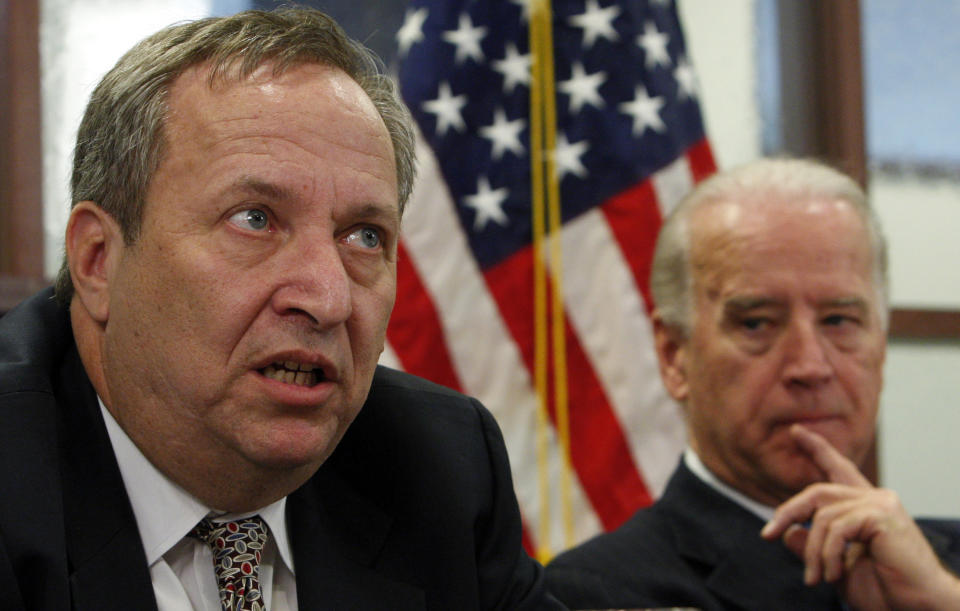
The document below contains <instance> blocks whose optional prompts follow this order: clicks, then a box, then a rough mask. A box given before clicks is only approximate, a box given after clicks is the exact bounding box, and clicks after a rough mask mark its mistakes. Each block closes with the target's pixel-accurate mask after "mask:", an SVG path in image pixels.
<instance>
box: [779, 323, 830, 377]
mask: <svg viewBox="0 0 960 611" xmlns="http://www.w3.org/2000/svg"><path fill="white" fill-rule="evenodd" d="M783 339H784V341H785V342H786V352H785V359H786V362H785V364H784V368H783V376H784V378H785V382H786V383H787V384H788V385H790V386H798V387H803V388H814V387H816V386H819V385H820V384H823V383H825V382H827V381H828V380H829V379H830V378H831V377H833V373H834V370H833V363H832V362H831V360H830V354H829V345H828V343H827V339H826V338H825V337H824V336H823V334H822V333H820V332H819V329H818V327H817V325H816V323H815V322H812V321H809V322H807V321H805V322H799V321H795V322H794V324H793V325H792V326H791V329H790V333H788V334H787V335H786V337H784V338H783Z"/></svg>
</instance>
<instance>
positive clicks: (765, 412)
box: [547, 159, 960, 610]
mask: <svg viewBox="0 0 960 611" xmlns="http://www.w3.org/2000/svg"><path fill="white" fill-rule="evenodd" d="M886 266H887V255H886V247H885V244H884V240H883V237H882V234H881V231H880V227H879V223H878V221H877V219H876V217H875V215H874V213H873V211H872V210H871V208H870V206H869V203H868V201H867V199H866V196H865V195H864V193H863V191H862V190H861V189H860V188H859V187H858V186H857V184H856V183H854V181H853V180H851V179H850V178H848V177H846V176H844V175H842V174H840V173H839V172H837V171H835V170H833V169H831V168H828V167H826V166H823V165H821V164H818V163H815V162H811V161H806V160H794V159H769V160H758V161H755V162H753V163H750V164H747V165H745V166H743V167H740V168H735V169H733V170H730V171H728V172H725V173H721V174H718V175H715V176H714V177H712V178H710V179H708V180H706V181H704V182H703V183H701V184H700V185H699V186H698V187H697V188H696V189H695V190H694V191H693V193H691V194H690V195H689V196H688V197H687V198H686V199H685V200H684V201H682V202H681V203H680V204H679V205H678V207H677V208H676V209H675V210H674V211H673V213H672V214H671V216H670V217H669V218H668V219H667V220H666V221H665V223H664V225H663V226H662V227H661V230H660V235H659V237H658V241H657V247H656V251H655V255H654V262H653V267H652V272H651V282H650V284H651V289H652V291H653V296H654V301H655V304H656V310H655V312H654V331H655V334H656V346H657V351H658V357H659V361H660V373H661V377H662V379H663V382H664V385H665V386H666V388H667V390H668V391H669V392H670V394H671V395H672V396H673V397H674V398H675V399H677V400H678V401H679V402H681V403H682V404H683V408H684V412H685V416H686V422H687V430H688V441H689V446H688V448H687V450H686V452H685V453H684V455H683V457H682V459H681V461H680V464H679V465H678V467H677V468H676V470H675V471H674V473H673V476H672V477H671V479H670V482H669V483H668V485H667V488H666V490H665V491H664V493H663V495H662V497H661V498H660V499H659V500H658V501H657V502H656V503H655V504H654V505H653V506H652V507H649V508H646V509H642V510H640V511H639V512H637V513H636V514H635V515H634V517H633V518H631V519H630V520H629V521H628V522H626V523H625V524H624V525H623V526H621V527H620V528H619V529H618V530H617V531H614V532H612V533H608V534H604V535H600V536H599V537H596V538H594V539H593V540H591V541H588V542H586V543H584V544H583V545H581V546H580V547H578V548H575V549H573V550H571V551H568V552H566V553H564V554H561V555H560V556H558V557H557V558H556V559H555V560H554V561H553V562H552V563H551V564H550V565H549V566H548V567H547V576H548V577H547V578H548V584H549V587H550V588H551V589H552V591H553V592H554V593H555V594H556V595H557V597H558V598H560V599H561V601H563V602H565V603H566V604H568V605H570V606H571V607H575V608H590V609H594V608H607V607H618V608H619V607H641V606H674V605H677V606H690V607H698V608H702V609H751V610H753V609H845V608H857V609H882V608H887V606H888V605H889V606H893V607H894V608H897V606H898V605H899V604H903V603H904V601H910V602H911V603H920V602H921V601H922V600H923V597H924V596H925V595H927V594H929V595H931V596H933V595H935V596H942V597H943V598H941V600H950V598H949V597H951V596H952V597H956V596H957V595H958V593H960V581H957V580H956V578H953V577H951V576H950V575H949V574H948V573H947V572H946V571H943V570H942V569H941V568H940V566H939V563H938V561H937V557H936V555H935V554H934V551H933V549H931V546H930V545H929V544H927V543H926V541H925V540H924V537H923V536H921V534H920V532H921V531H920V529H918V528H917V525H916V524H915V523H914V522H913V520H911V519H910V518H909V517H908V516H907V515H906V513H905V512H904V511H903V508H902V507H901V506H900V504H899V502H898V501H896V497H895V496H893V493H891V492H889V491H879V490H877V489H875V488H873V487H872V486H870V484H869V483H868V482H867V480H866V479H865V478H864V477H863V476H862V475H860V472H859V471H858V469H857V467H858V466H859V467H862V465H863V464H864V462H865V460H866V457H867V455H868V451H869V448H870V444H871V442H872V440H873V434H874V427H875V423H876V414H877V407H878V402H879V396H880V388H881V381H882V367H883V361H884V356H885V349H886V340H885V333H886V325H887V291H886ZM825 479H826V480H829V481H830V482H831V483H830V484H829V485H826V488H823V486H824V484H818V485H814V486H812V487H810V488H809V490H806V491H805V488H807V487H808V486H811V485H812V484H816V483H817V482H820V481H822V480H825ZM801 491H804V492H803V496H801V497H798V498H797V499H793V500H791V501H790V502H789V503H787V504H786V505H785V506H784V508H783V509H782V510H781V511H780V513H779V514H778V517H777V519H776V520H774V521H773V522H771V524H770V526H769V527H768V528H767V529H766V530H763V529H764V524H765V522H767V521H768V520H771V519H772V518H773V517H774V512H775V510H776V508H777V506H778V505H779V504H781V503H784V502H785V501H787V500H788V499H790V498H791V497H792V496H793V495H795V494H797V493H800V492H801ZM811 495H813V496H811ZM846 501H853V502H854V504H855V505H856V507H857V509H856V510H854V511H844V508H847V509H849V507H848V506H846V505H844V503H845V502H846ZM827 506H830V507H831V509H830V510H828V511H827V512H825V513H819V514H818V515H817V516H816V517H814V520H813V528H812V530H811V531H810V535H809V537H808V536H807V535H806V534H805V533H806V530H805V529H804V523H805V522H806V521H807V519H808V518H810V517H811V514H813V510H814V509H816V508H818V507H827ZM837 511H839V514H835V512H837ZM831 514H834V515H840V516H842V517H841V518H840V519H839V520H837V521H834V520H832V519H828V518H827V517H825V516H828V515H831ZM868 522H869V523H870V524H871V526H869V527H864V528H852V527H850V526H851V525H853V524H859V525H860V526H864V525H865V524H866V523H868ZM831 524H833V525H834V526H835V527H839V526H840V525H841V524H846V525H847V526H848V527H849V528H847V529H846V530H843V529H840V530H837V531H835V532H834V535H833V536H831V537H824V536H823V533H825V532H827V531H828V530H829V529H830V528H831V526H830V525H831ZM791 525H793V526H792V527H791ZM921 527H922V529H923V531H924V534H926V535H927V537H928V538H929V540H930V543H931V544H933V548H934V549H935V550H936V552H937V553H938V554H939V555H940V557H941V559H942V560H944V561H945V562H946V563H948V564H950V565H951V566H953V567H954V568H956V567H957V566H960V529H958V528H957V525H956V524H955V523H952V522H946V521H923V522H922V523H921ZM762 530H763V535H764V536H765V537H766V539H765V538H762V537H761V531H762ZM780 535H785V538H786V542H787V545H783V544H781V542H780V541H778V540H776V539H777V538H778V537H780ZM771 539H772V540H771ZM825 542H827V543H825ZM845 544H851V545H845ZM838 550H839V551H838ZM845 550H850V551H849V552H846V551H845ZM838 556H842V557H843V560H844V561H845V562H846V564H843V563H838V561H837V560H838ZM805 563H806V567H805ZM841 565H842V566H843V568H842V569H841ZM823 567H828V568H829V570H827V569H826V568H823ZM904 567H912V570H911V571H904V570H902V569H903V568H904ZM918 593H919V594H918ZM884 597H886V599H885V600H881V599H884ZM909 608H925V607H923V606H910V607H909ZM931 608H944V607H942V606H941V607H938V606H937V605H935V604H934V605H932V607H931Z"/></svg>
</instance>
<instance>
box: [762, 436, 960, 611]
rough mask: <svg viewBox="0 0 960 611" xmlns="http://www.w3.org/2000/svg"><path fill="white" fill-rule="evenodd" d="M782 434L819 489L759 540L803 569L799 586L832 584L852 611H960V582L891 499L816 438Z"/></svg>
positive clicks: (801, 497)
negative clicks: (776, 543)
mask: <svg viewBox="0 0 960 611" xmlns="http://www.w3.org/2000/svg"><path fill="white" fill-rule="evenodd" d="M790 434H791V435H792V436H793V438H794V439H795V440H796V442H797V444H798V445H799V446H800V448H801V449H802V450H804V451H805V452H807V453H808V454H809V455H810V457H811V458H812V459H813V462H814V463H815V464H816V465H817V466H818V467H820V469H822V470H823V472H824V473H825V474H826V476H827V483H820V484H813V485H811V486H808V487H807V488H806V489H805V490H804V491H802V492H800V493H799V494H797V495H796V496H794V497H793V498H791V499H790V500H788V501H786V502H785V503H783V504H782V505H780V507H778V508H777V511H776V514H775V515H774V517H773V519H772V520H770V522H769V523H767V525H766V526H764V528H763V530H762V531H761V535H762V536H763V537H765V538H767V539H775V538H777V537H783V541H784V544H785V545H786V546H787V547H788V548H789V549H790V550H791V551H793V552H794V553H795V554H797V555H798V556H799V557H801V558H802V559H803V561H804V565H805V569H804V582H805V583H806V584H807V585H814V584H816V583H818V582H820V581H826V582H831V583H837V584H838V586H839V587H840V589H841V592H842V593H843V595H844V598H845V600H846V601H847V603H848V604H849V605H851V606H852V607H853V608H855V609H901V608H908V609H922V608H932V609H944V608H957V609H960V580H958V579H957V578H956V577H955V576H954V575H952V574H951V573H950V572H949V571H947V570H946V569H944V568H943V567H942V566H941V564H940V561H939V559H938V558H937V556H936V554H935V553H934V552H933V549H932V548H931V547H930V545H929V543H927V540H926V538H925V537H924V536H923V533H921V532H920V529H919V528H918V527H917V525H916V523H915V522H914V521H913V519H912V518H911V517H910V516H909V515H908V514H907V512H906V510H905V509H904V508H903V505H901V503H900V500H899V499H898V498H897V495H896V493H894V492H893V491H890V490H885V489H882V488H875V487H873V486H872V485H871V484H870V482H869V481H867V479H866V478H865V477H864V476H863V475H862V474H861V473H860V471H859V470H858V469H857V467H856V465H854V464H853V463H852V462H850V460H848V459H847V458H846V457H844V456H843V455H842V454H840V453H839V452H838V451H837V450H836V449H834V447H833V446H831V445H830V443H829V442H828V441H827V440H826V439H824V438H823V437H821V436H820V435H818V434H816V433H814V432H812V431H809V430H807V429H805V428H804V427H802V426H800V425H794V426H793V427H792V428H791V429H790ZM806 522H810V526H809V529H808V528H805V527H804V526H803V524H804V523H806Z"/></svg>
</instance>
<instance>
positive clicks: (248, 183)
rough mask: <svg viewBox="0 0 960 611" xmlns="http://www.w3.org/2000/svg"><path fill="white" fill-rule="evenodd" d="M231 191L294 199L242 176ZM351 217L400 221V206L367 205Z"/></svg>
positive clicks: (281, 190) (285, 190)
mask: <svg viewBox="0 0 960 611" xmlns="http://www.w3.org/2000/svg"><path fill="white" fill-rule="evenodd" d="M230 188H231V189H236V190H240V191H250V192H253V193H256V194H257V195H260V196H262V197H265V198H267V199H272V200H291V199H294V197H295V196H294V194H293V191H291V190H290V189H288V188H287V187H284V186H282V185H278V184H276V183H273V182H267V181H265V180H262V179H260V178H256V177H254V176H242V177H241V178H240V179H239V180H237V181H236V182H235V183H233V184H232V185H231V186H230ZM351 214H352V215H353V216H356V217H358V218H383V219H387V220H391V221H392V220H396V221H399V220H400V206H399V204H398V205H397V206H395V207H394V206H384V205H381V204H374V203H368V204H363V205H362V206H360V207H358V208H356V209H355V210H353V211H351Z"/></svg>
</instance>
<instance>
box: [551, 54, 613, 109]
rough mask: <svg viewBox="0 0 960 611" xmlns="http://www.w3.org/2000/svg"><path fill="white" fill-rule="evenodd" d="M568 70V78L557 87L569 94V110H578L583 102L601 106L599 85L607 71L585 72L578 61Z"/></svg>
mask: <svg viewBox="0 0 960 611" xmlns="http://www.w3.org/2000/svg"><path fill="white" fill-rule="evenodd" d="M570 71H571V73H572V74H571V75H570V79H569V80H566V81H561V82H560V83H559V84H558V85H557V89H559V90H560V91H562V92H563V93H565V94H567V95H569V96H570V112H580V109H581V108H583V105H584V104H590V105H591V106H593V107H595V108H603V106H604V103H603V98H602V97H600V86H601V85H603V84H604V83H605V82H606V81H607V73H606V72H604V71H602V70H601V71H600V72H594V73H593V74H587V73H586V71H585V70H584V69H583V64H581V63H580V62H576V63H575V64H573V66H571V67H570Z"/></svg>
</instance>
